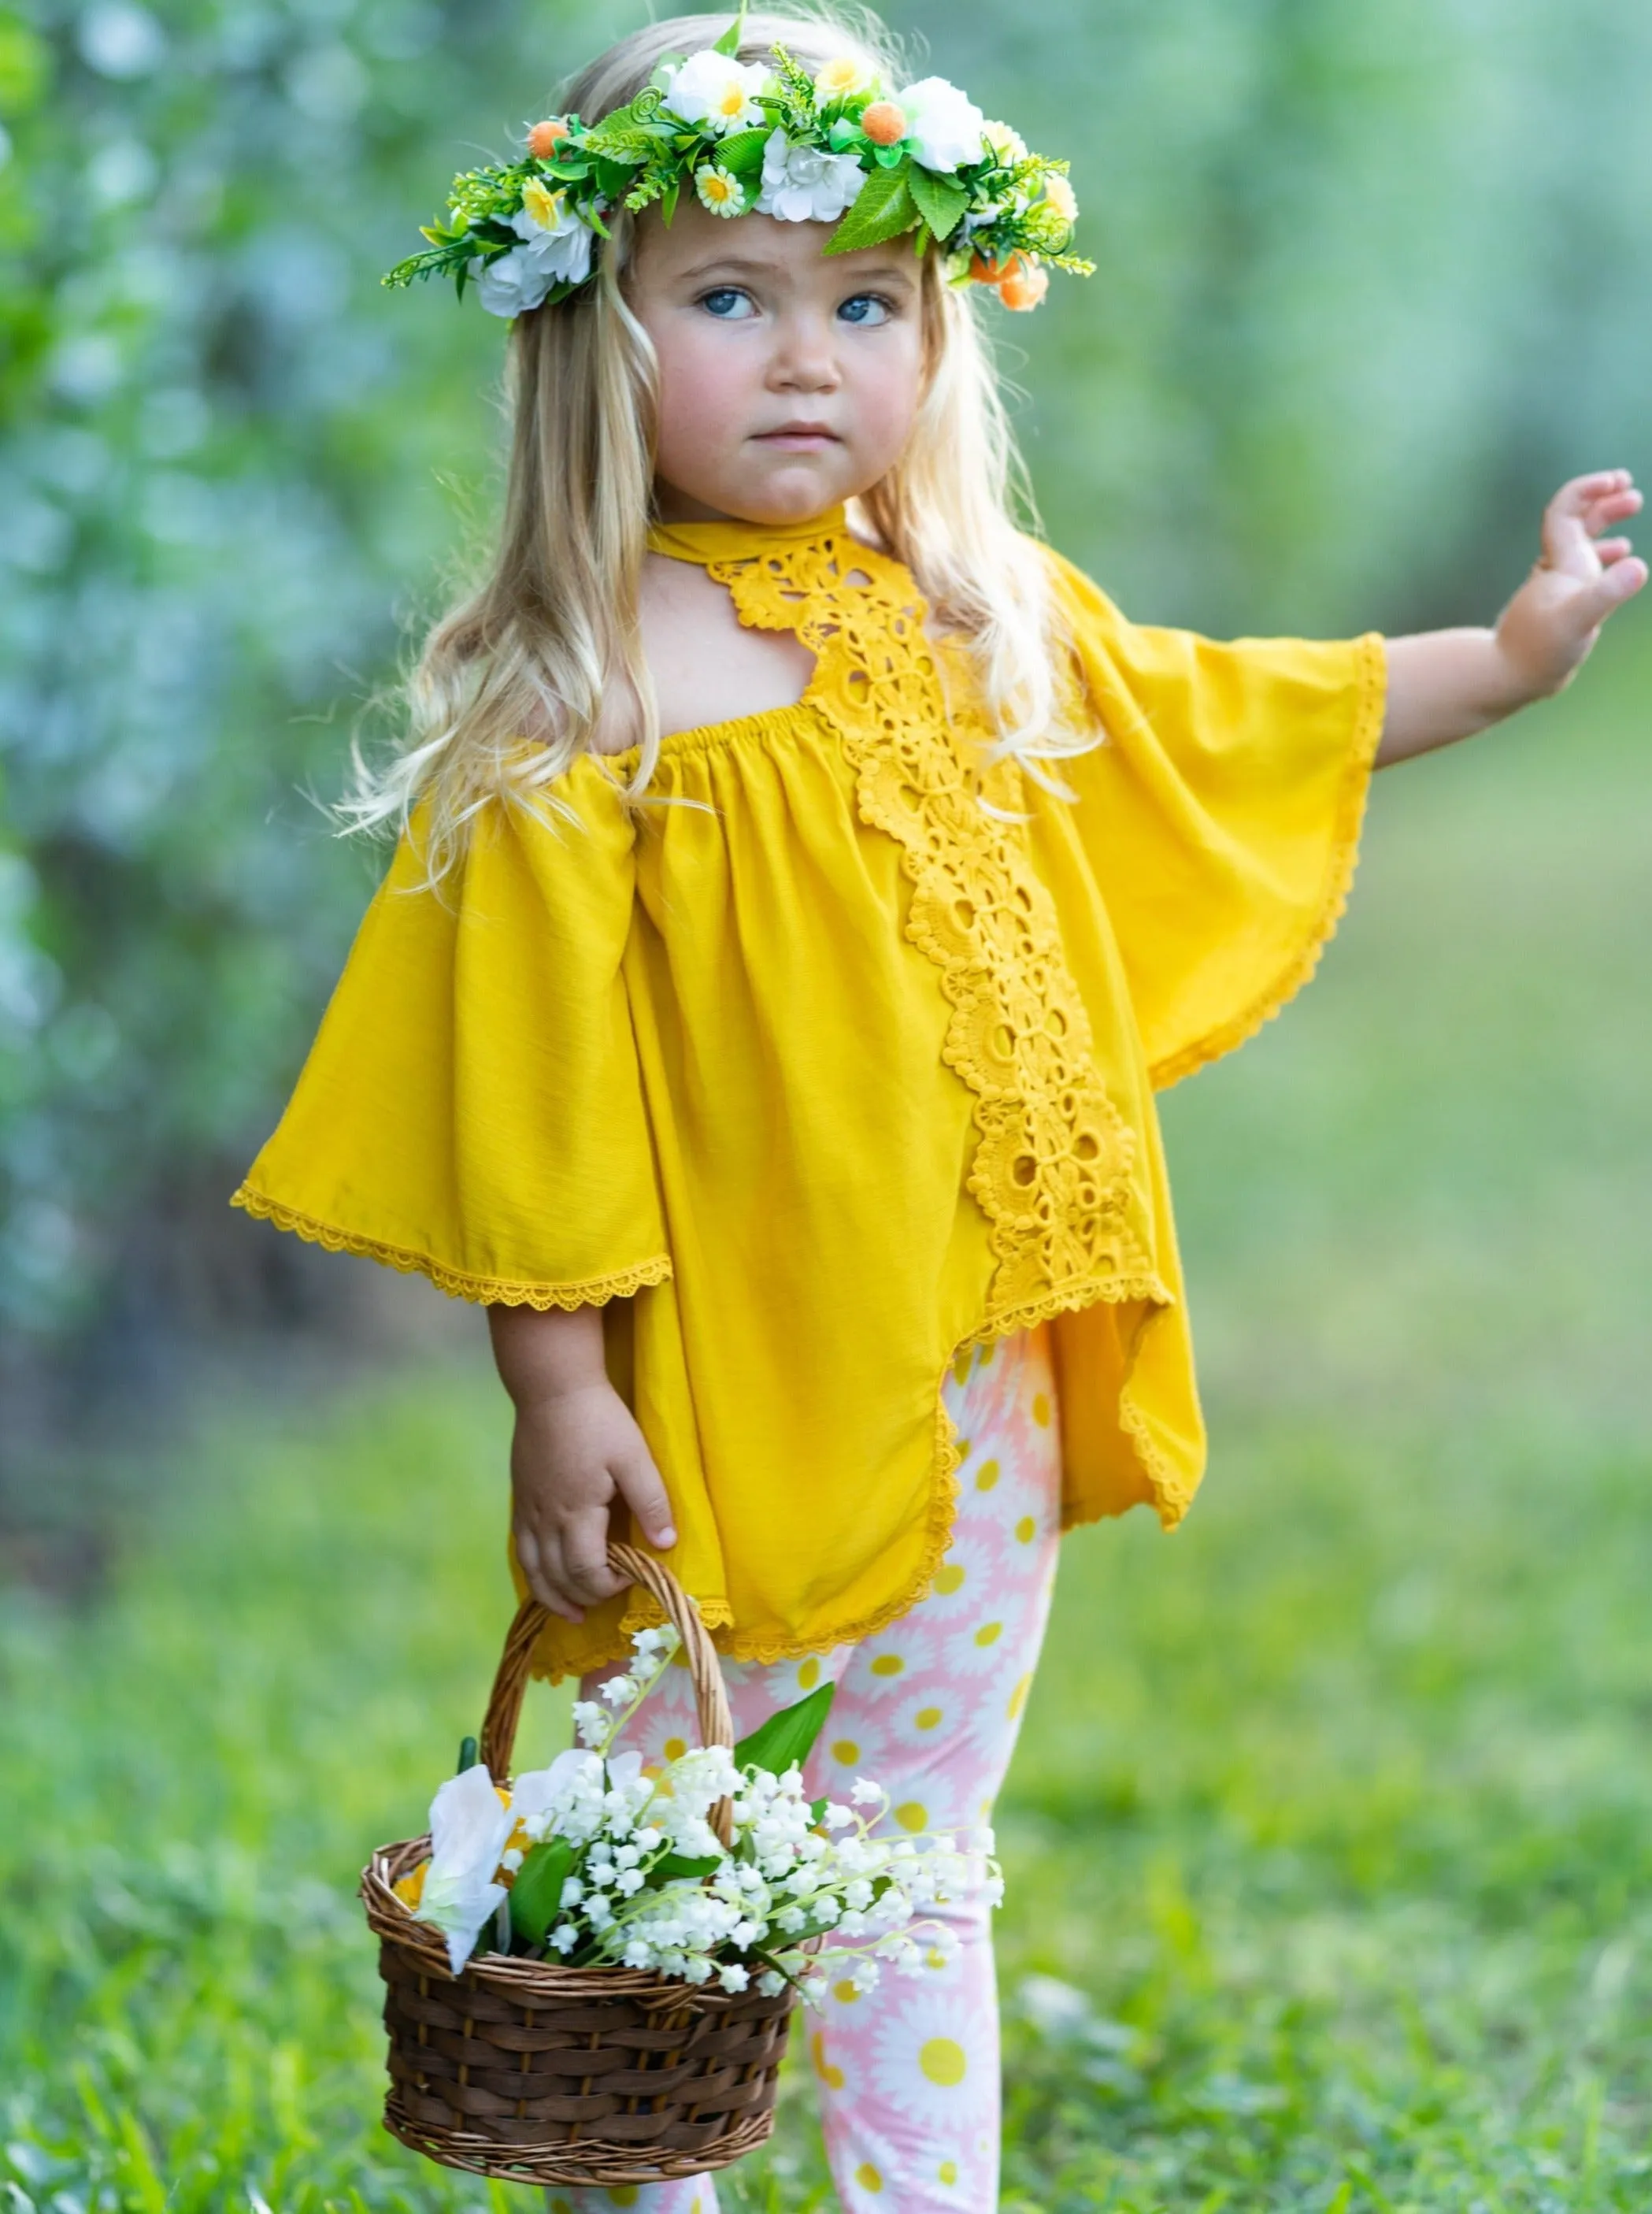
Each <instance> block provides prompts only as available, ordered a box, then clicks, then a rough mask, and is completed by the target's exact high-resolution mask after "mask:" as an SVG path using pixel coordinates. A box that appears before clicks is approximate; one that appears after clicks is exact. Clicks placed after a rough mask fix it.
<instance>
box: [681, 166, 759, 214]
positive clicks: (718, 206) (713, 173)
mask: <svg viewBox="0 0 1652 2214" xmlns="http://www.w3.org/2000/svg"><path fill="white" fill-rule="evenodd" d="M694 191H695V193H696V195H697V197H698V200H699V203H700V205H701V206H702V207H703V208H704V209H706V210H707V211H709V212H710V214H712V215H721V216H735V215H739V214H741V212H742V211H743V210H744V208H745V205H746V188H745V187H744V186H743V185H742V184H741V181H740V179H739V178H738V177H737V176H735V174H734V173H733V172H732V171H731V170H728V169H725V168H723V167H722V164H721V163H720V162H702V163H701V165H700V167H699V168H698V169H696V170H695V172H694Z"/></svg>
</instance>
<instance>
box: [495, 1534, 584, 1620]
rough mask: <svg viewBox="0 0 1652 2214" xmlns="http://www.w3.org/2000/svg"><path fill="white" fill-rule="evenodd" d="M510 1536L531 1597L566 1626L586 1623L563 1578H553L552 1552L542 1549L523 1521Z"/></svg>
mask: <svg viewBox="0 0 1652 2214" xmlns="http://www.w3.org/2000/svg"><path fill="white" fill-rule="evenodd" d="M510 1534H511V1538H512V1539H513V1541H514V1542H515V1548H516V1559H517V1563H518V1565H519V1566H520V1567H521V1572H522V1575H524V1576H525V1577H526V1579H527V1588H528V1591H529V1593H531V1595H532V1596H533V1598H534V1599H538V1601H539V1605H541V1606H543V1607H548V1608H549V1609H550V1611H551V1612H552V1614H555V1615H560V1616H561V1618H562V1619H563V1620H564V1622H583V1621H584V1619H585V1617H584V1614H583V1613H582V1611H581V1610H580V1608H578V1607H577V1606H576V1605H575V1604H574V1602H573V1600H572V1599H570V1597H569V1596H568V1594H567V1593H566V1592H565V1591H564V1589H563V1587H562V1584H561V1582H560V1581H559V1578H558V1577H553V1576H552V1574H551V1569H550V1563H549V1562H548V1560H547V1559H546V1551H547V1550H548V1549H546V1548H542V1547H541V1546H540V1544H539V1539H538V1538H536V1537H535V1536H534V1534H533V1531H532V1530H531V1529H529V1527H528V1526H527V1524H526V1523H525V1522H523V1521H522V1520H521V1519H520V1518H518V1520H517V1521H516V1522H515V1524H514V1526H512V1529H511V1533H510ZM558 1567H560V1563H558Z"/></svg>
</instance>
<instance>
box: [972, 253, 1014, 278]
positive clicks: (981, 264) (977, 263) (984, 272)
mask: <svg viewBox="0 0 1652 2214" xmlns="http://www.w3.org/2000/svg"><path fill="white" fill-rule="evenodd" d="M1014 266H1015V264H1014V262H1013V261H992V260H989V259H988V257H987V256H986V255H985V254H971V256H970V259H969V273H970V275H971V276H972V278H974V279H975V281H976V283H977V284H1003V280H1004V278H1006V277H1007V276H1008V275H1009V272H1010V271H1011V269H1012V268H1014Z"/></svg>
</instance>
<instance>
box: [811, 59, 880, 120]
mask: <svg viewBox="0 0 1652 2214" xmlns="http://www.w3.org/2000/svg"><path fill="white" fill-rule="evenodd" d="M877 81H878V79H877V71H876V70H875V69H874V68H873V66H872V64H871V63H870V62H869V61H867V60H865V59H863V57H862V56H861V55H859V54H838V55H837V56H836V57H835V58H833V59H832V60H831V61H829V62H828V63H827V64H826V66H825V68H824V69H821V70H817V71H816V73H815V78H814V97H815V98H816V100H818V101H820V104H821V106H822V107H826V105H828V104H829V103H830V102H831V101H834V100H852V99H853V98H854V96H855V95H856V93H857V92H870V91H871V90H872V89H873V88H874V87H875V84H876V83H877Z"/></svg>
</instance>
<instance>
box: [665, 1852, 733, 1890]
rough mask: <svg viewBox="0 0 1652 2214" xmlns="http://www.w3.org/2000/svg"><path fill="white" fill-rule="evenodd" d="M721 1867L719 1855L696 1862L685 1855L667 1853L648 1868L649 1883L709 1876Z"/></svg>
mask: <svg viewBox="0 0 1652 2214" xmlns="http://www.w3.org/2000/svg"><path fill="white" fill-rule="evenodd" d="M721 1867H722V1855H721V1853H714V1854H712V1855H711V1856H710V1859H708V1860H698V1861H692V1860H690V1859H689V1858H688V1856H687V1855H686V1853H667V1854H665V1855H664V1856H663V1857H662V1858H661V1859H660V1860H657V1861H655V1863H654V1865H653V1867H652V1868H649V1882H650V1883H654V1882H655V1881H658V1882H661V1883H674V1882H676V1881H677V1880H678V1878H679V1877H688V1876H692V1877H696V1878H698V1877H700V1876H703V1875H713V1874H714V1873H715V1872H716V1870H717V1869H718V1868H721Z"/></svg>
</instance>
